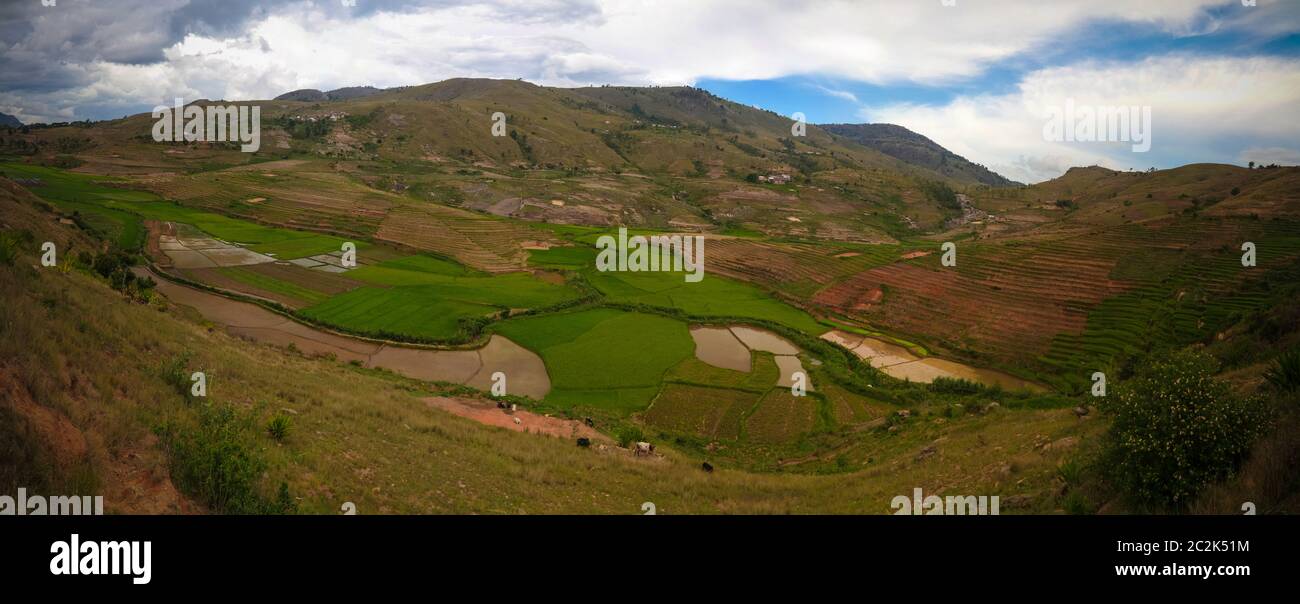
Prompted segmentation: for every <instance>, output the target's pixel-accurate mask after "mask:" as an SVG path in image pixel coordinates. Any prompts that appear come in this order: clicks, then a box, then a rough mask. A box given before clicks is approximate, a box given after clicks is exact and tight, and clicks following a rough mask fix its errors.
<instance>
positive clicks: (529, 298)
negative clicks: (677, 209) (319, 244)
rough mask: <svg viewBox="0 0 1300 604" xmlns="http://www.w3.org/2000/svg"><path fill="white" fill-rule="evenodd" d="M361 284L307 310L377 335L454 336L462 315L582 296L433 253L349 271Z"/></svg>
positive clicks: (537, 305) (528, 277)
mask: <svg viewBox="0 0 1300 604" xmlns="http://www.w3.org/2000/svg"><path fill="white" fill-rule="evenodd" d="M347 275H348V277H349V278H352V279H356V280H357V281H362V282H365V283H370V284H372V285H371V286H367V287H361V288H358V289H354V290H352V291H349V292H346V293H343V294H339V295H337V296H334V297H332V298H329V299H328V300H324V301H322V302H320V303H318V304H316V305H314V306H311V307H309V308H306V309H304V310H303V313H304V314H305V315H307V316H308V317H311V318H314V319H317V320H320V321H324V322H326V323H330V324H334V325H338V326H340V327H345V328H349V329H353V330H358V331H362V332H367V333H373V334H376V335H405V336H415V337H420V338H432V339H449V338H454V337H457V336H458V335H460V325H461V320H462V319H468V318H476V317H485V316H487V315H489V314H492V313H494V312H497V311H500V310H507V309H514V308H540V307H545V306H551V305H554V304H558V303H560V302H563V301H565V300H569V299H572V298H575V297H577V292H575V291H574V290H572V289H571V288H569V287H566V286H563V285H557V284H553V283H547V282H545V281H542V280H540V279H538V278H536V277H534V276H532V275H530V274H527V273H508V274H504V275H487V274H483V273H472V272H470V271H469V270H468V269H466V268H464V267H462V266H460V265H457V264H454V263H452V262H449V261H447V260H442V259H439V258H433V257H430V256H408V257H404V258H398V259H395V260H389V261H385V262H381V263H379V264H376V265H372V266H363V267H360V268H357V269H355V270H352V271H349V272H348V273H347Z"/></svg>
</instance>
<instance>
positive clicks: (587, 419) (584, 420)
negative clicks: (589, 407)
mask: <svg viewBox="0 0 1300 604" xmlns="http://www.w3.org/2000/svg"><path fill="white" fill-rule="evenodd" d="M582 423H584V424H587V426H588V427H590V428H595V427H596V420H594V419H591V418H590V417H584V418H582Z"/></svg>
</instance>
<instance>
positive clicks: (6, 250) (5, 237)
mask: <svg viewBox="0 0 1300 604" xmlns="http://www.w3.org/2000/svg"><path fill="white" fill-rule="evenodd" d="M17 259H18V238H17V237H14V236H13V235H11V234H9V233H0V264H3V265H5V266H13V264H14V261H16V260H17Z"/></svg>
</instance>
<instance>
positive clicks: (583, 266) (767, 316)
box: [528, 244, 827, 335]
mask: <svg viewBox="0 0 1300 604" xmlns="http://www.w3.org/2000/svg"><path fill="white" fill-rule="evenodd" d="M528 262H529V264H531V265H533V266H537V267H541V268H556V269H567V270H575V271H581V272H582V273H583V274H584V275H586V277H587V279H588V280H589V281H591V283H592V285H594V286H595V287H596V289H599V290H600V291H601V293H603V294H605V296H606V297H608V299H609V300H610V301H611V302H619V303H625V304H645V305H648V306H659V307H664V308H676V309H680V310H682V311H684V312H686V313H689V314H692V315H702V316H727V317H747V318H754V319H762V320H766V321H774V322H777V323H780V324H782V325H786V326H788V327H792V328H794V329H798V330H800V331H803V332H806V333H809V334H813V335H818V334H821V333H823V332H825V331H826V330H827V328H826V326H824V325H821V324H820V323H818V322H817V321H815V320H813V318H812V317H810V316H808V314H807V313H805V312H803V311H802V310H799V309H797V308H794V307H792V306H790V305H788V304H785V303H783V302H781V301H779V300H776V299H775V298H773V297H772V296H770V295H768V294H767V293H766V292H764V291H763V290H761V289H759V288H757V287H754V286H752V285H749V284H746V283H741V282H739V281H735V280H732V279H728V278H726V277H721V276H718V275H713V274H709V273H708V272H707V265H706V271H705V273H704V279H702V280H701V281H699V282H696V283H688V282H686V280H685V279H684V276H685V273H681V272H627V271H623V272H600V271H597V270H596V269H595V264H596V250H595V248H594V247H592V246H590V245H586V244H579V245H577V246H574V247H558V248H551V249H549V250H537V251H534V252H532V254H531V255H530V256H529V258H528Z"/></svg>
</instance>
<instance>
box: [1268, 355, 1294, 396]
mask: <svg viewBox="0 0 1300 604" xmlns="http://www.w3.org/2000/svg"><path fill="white" fill-rule="evenodd" d="M1264 379H1266V380H1268V383H1270V384H1272V385H1273V387H1274V388H1277V389H1278V390H1280V391H1282V392H1294V391H1295V390H1296V388H1300V348H1294V349H1291V350H1288V351H1286V352H1284V353H1282V354H1280V355H1278V357H1277V358H1276V359H1274V360H1273V365H1272V366H1271V367H1269V368H1268V370H1267V371H1265V372H1264Z"/></svg>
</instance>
